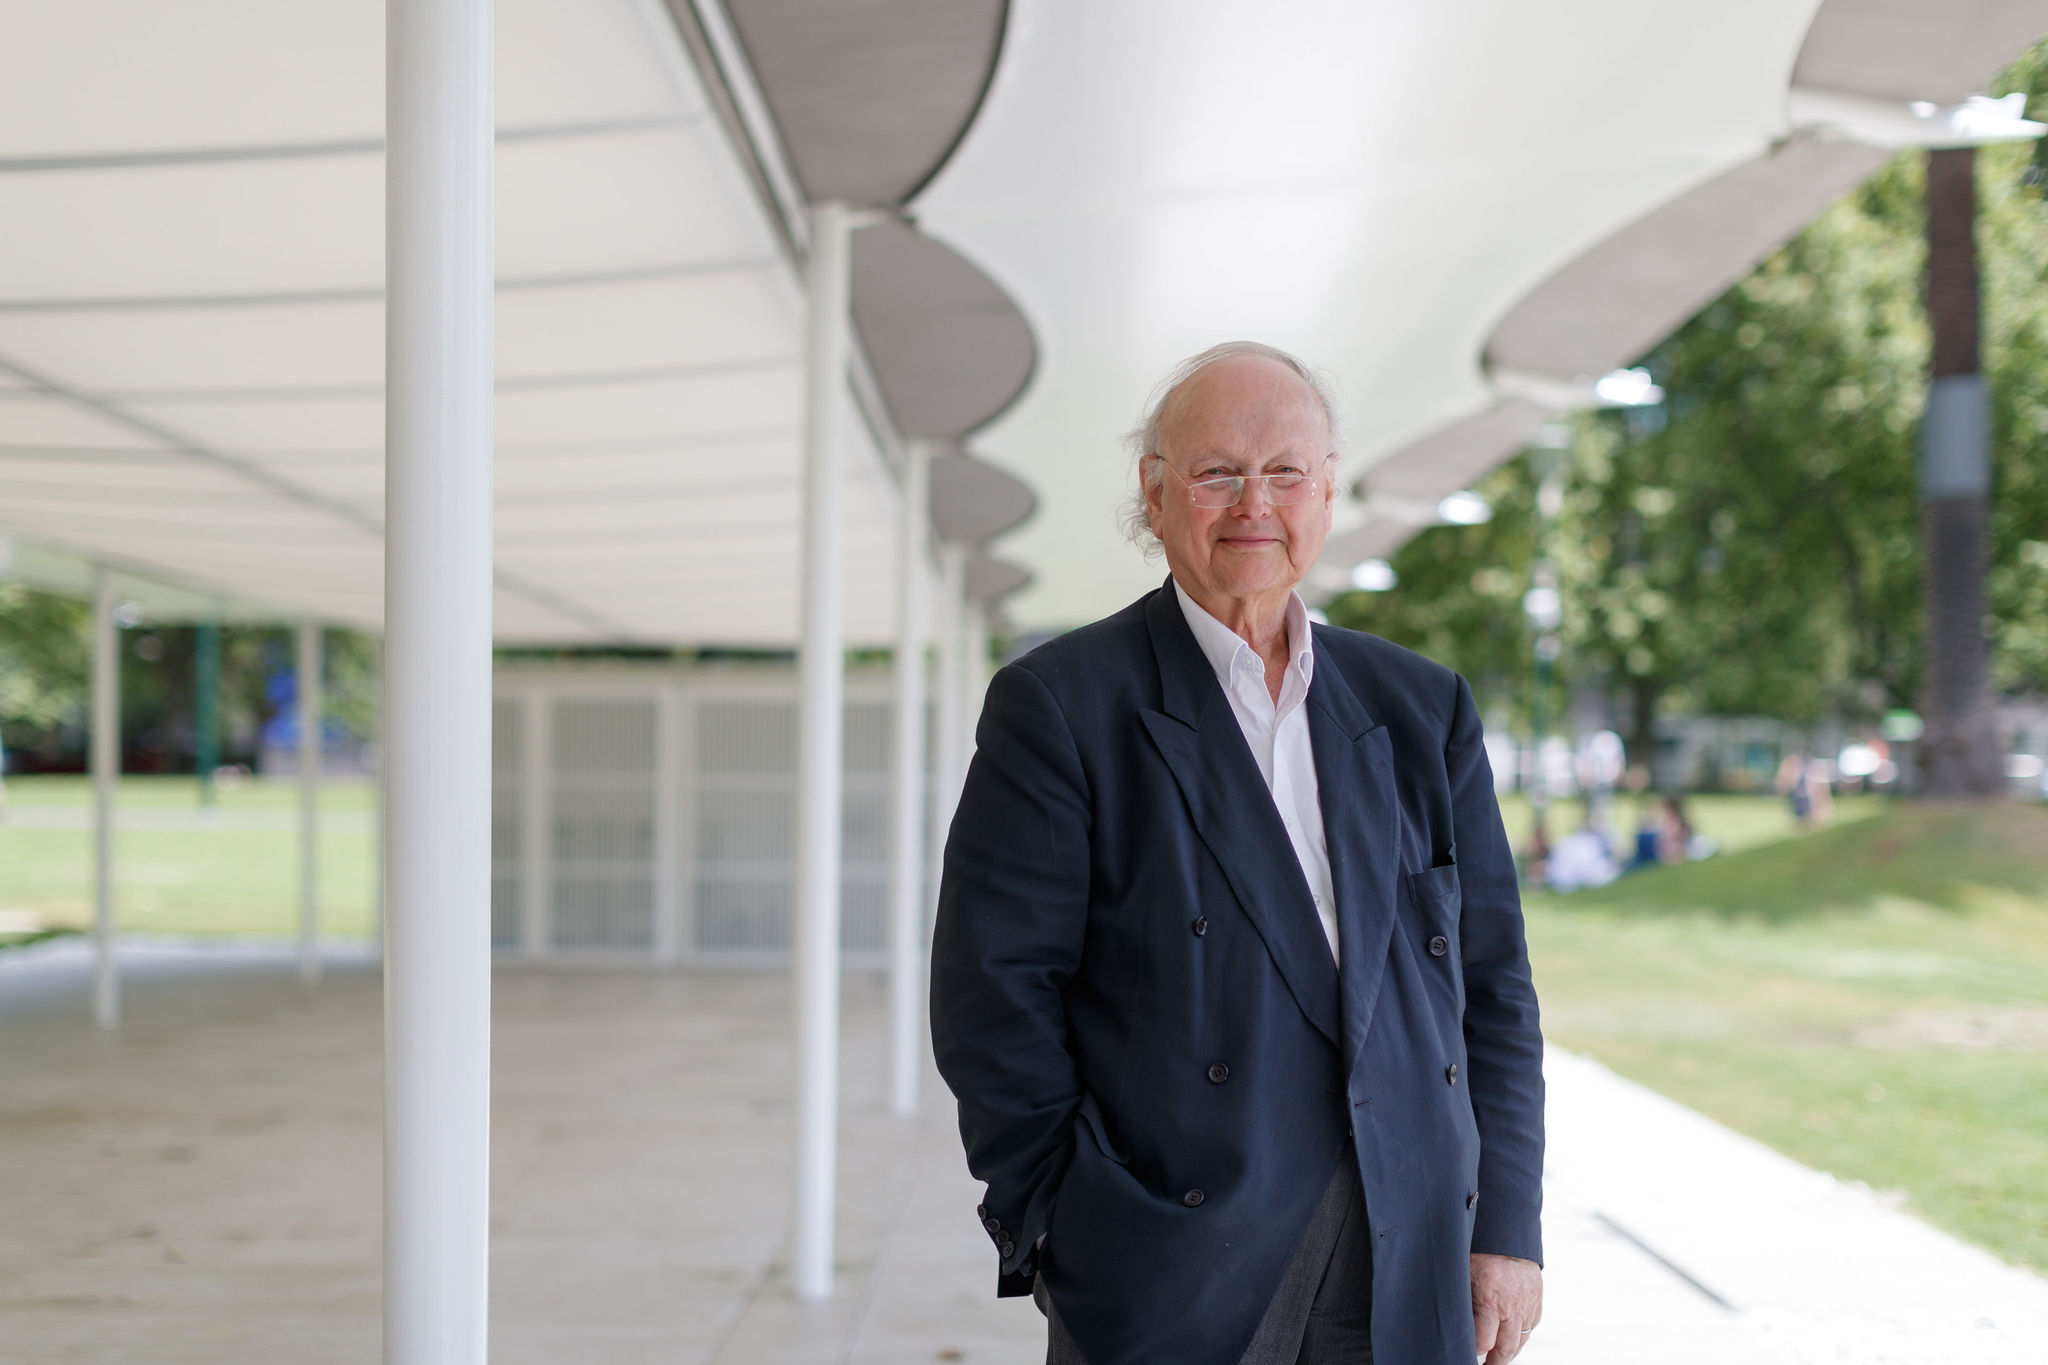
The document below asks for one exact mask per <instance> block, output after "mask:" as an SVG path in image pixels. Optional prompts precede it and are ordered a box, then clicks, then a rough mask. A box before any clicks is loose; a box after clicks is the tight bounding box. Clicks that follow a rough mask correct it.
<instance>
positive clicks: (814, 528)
mask: <svg viewBox="0 0 2048 1365" xmlns="http://www.w3.org/2000/svg"><path fill="white" fill-rule="evenodd" d="M849 227H850V224H849V221H848V214H847V210H846V207H845V206H844V205H842V204H819V205H816V206H815V207H813V208H812V210H811V256H810V263H809V267H808V276H809V279H808V294H809V297H808V299H807V314H808V316H807V319H806V330H805V338H804V517H803V526H804V540H803V580H802V582H803V609H802V610H803V626H802V628H803V638H802V640H801V641H800V643H799V646H798V654H797V673H798V683H799V686H800V688H801V692H802V695H801V697H800V699H799V702H798V721H797V734H798V741H797V743H798V748H797V856H796V935H795V938H796V943H795V978H796V980H795V996H796V1105H795V1114H796V1143H795V1157H796V1170H795V1180H794V1185H795V1188H794V1191H793V1193H794V1198H793V1199H792V1200H791V1206H792V1208H793V1209H794V1212H795V1219H796V1223H795V1228H794V1233H793V1236H792V1239H791V1255H790V1262H791V1275H792V1278H793V1279H794V1281H795V1285H796V1296H797V1297H798V1298H799V1299H823V1298H828V1297H830V1296H831V1293H832V1245H833V1213H834V1208H835V1205H836V1196H837V1176H838V1169H837V1168H838V1160H839V1151H838V1146H839V1143H838V1138H839V1131H838V1109H839V877H840V865H839V836H840V827H839V822H840V786H841V767H842V763H843V761H844V759H843V747H844V746H843V744H842V741H841V730H842V728H843V726H844V724H845V713H844V707H845V701H844V693H845V670H846V651H845V646H844V626H845V623H844V621H843V619H842V618H843V615H844V612H843V610H842V608H843V607H844V600H843V597H844V589H843V585H842V583H841V579H840V570H841V564H840V560H841V558H842V556H841V554H840V542H841V539H842V528H841V525H840V502H841V497H842V488H841V479H842V469H841V466H842V464H843V462H844V457H843V452H842V450H841V449H840V436H839V427H840V422H839V413H840V407H841V405H842V404H843V403H844V402H845V400H846V341H847V325H848V321H847V258H848V232H849Z"/></svg>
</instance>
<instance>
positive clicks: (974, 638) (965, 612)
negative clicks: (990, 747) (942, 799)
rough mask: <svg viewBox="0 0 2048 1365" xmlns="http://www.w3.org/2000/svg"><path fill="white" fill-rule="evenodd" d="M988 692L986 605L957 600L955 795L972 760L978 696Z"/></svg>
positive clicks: (979, 718)
mask: <svg viewBox="0 0 2048 1365" xmlns="http://www.w3.org/2000/svg"><path fill="white" fill-rule="evenodd" d="M987 692H988V605H987V604H986V603H984V602H978V601H962V602H961V604H960V740H959V749H958V751H957V752H958V754H959V764H960V766H959V769H958V771H957V773H956V774H955V777H954V782H953V789H954V792H955V794H956V795H957V794H958V792H959V789H960V786H961V784H962V783H964V782H966V780H967V765H968V764H969V763H971V762H973V761H974V727H975V726H976V725H977V724H978V723H980V721H981V699H982V697H983V695H985V694H986V693H987Z"/></svg>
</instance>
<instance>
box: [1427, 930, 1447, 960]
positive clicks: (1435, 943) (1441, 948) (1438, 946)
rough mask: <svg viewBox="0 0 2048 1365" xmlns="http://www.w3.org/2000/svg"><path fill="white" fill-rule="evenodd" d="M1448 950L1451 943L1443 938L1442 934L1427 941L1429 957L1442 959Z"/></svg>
mask: <svg viewBox="0 0 2048 1365" xmlns="http://www.w3.org/2000/svg"><path fill="white" fill-rule="evenodd" d="M1450 950H1451V941H1450V940H1449V939H1447V938H1445V937H1444V936H1443V935H1442V934H1438V935H1437V936H1436V937H1435V938H1433V939H1431V940H1430V941H1429V955H1430V956H1431V957H1442V956H1443V955H1444V954H1445V953H1448V952H1449V951H1450Z"/></svg>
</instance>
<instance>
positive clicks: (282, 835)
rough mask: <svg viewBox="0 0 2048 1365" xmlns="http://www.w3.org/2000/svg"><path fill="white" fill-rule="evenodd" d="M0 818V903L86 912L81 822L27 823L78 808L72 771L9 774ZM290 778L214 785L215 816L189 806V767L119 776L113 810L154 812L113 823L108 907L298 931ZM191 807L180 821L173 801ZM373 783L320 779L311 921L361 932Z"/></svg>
mask: <svg viewBox="0 0 2048 1365" xmlns="http://www.w3.org/2000/svg"><path fill="white" fill-rule="evenodd" d="M7 795H8V803H7V806H8V814H7V818H6V819H5V820H4V821H0V911H28V912H30V913H31V914H34V915H36V916H38V917H39V918H40V919H41V920H42V921H43V923H44V924H45V925H46V926H48V927H49V928H52V929H83V928H85V927H87V926H88V925H89V924H91V922H92V834H91V831H90V830H88V829H85V828H75V829H70V828H48V827H40V826H38V825H36V824H35V823H33V820H34V817H36V816H37V815H39V814H45V813H59V812H68V813H80V814H82V813H83V811H84V808H85V807H87V806H88V805H89V804H90V802H91V799H92V789H91V786H90V784H89V783H87V782H86V781H85V780H84V779H83V778H72V777H29V778H10V779H8V782H7ZM297 803H298V789H297V787H296V785H295V784H294V783H293V782H291V781H289V780H285V781H276V782H264V781H254V782H247V783H244V784H243V785H242V786H240V787H238V788H236V789H234V790H232V791H226V792H222V793H221V795H220V801H219V806H218V809H219V811H220V816H219V818H218V820H217V821H215V822H212V823H207V822H205V821H203V820H201V819H199V818H198V798H197V788H196V786H195V784H194V783H193V781H192V779H190V778H168V777H129V778H123V779H122V781H121V785H120V789H119V793H118V795H117V796H116V799H115V804H116V808H117V810H121V811H128V810H132V811H136V812H138V814H142V815H146V816H148V817H152V818H153V819H154V820H156V821H158V822H169V823H159V824H157V825H154V826H153V827H149V828H130V829H119V828H117V830H116V832H115V837H114V866H115V912H116V917H117V921H118V923H119V924H120V926H121V927H122V928H124V929H129V930H136V931H141V932H145V933H166V934H232V935H264V936H272V937H281V936H288V935H292V934H296V933H297V932H298V894H299V892H298V887H299V862H298V858H299V852H298V849H299V844H298V833H297V828H296V824H295V821H294V812H295V811H296V810H297ZM188 811H189V812H191V813H192V814H193V816H194V819H193V820H192V821H191V822H189V823H180V822H179V814H180V813H181V812H188ZM371 812H372V792H371V788H370V784H369V783H367V782H365V781H363V780H361V779H347V778H336V779H333V780H331V781H329V782H327V783H325V784H323V786H322V789H321V799H320V814H321V821H322V828H321V832H320V862H319V881H320V924H321V931H322V932H323V933H324V934H328V935H331V936H333V937H336V938H361V937H364V936H366V935H367V934H368V933H369V932H370V916H371V914H372V907H373V905H374V900H373V892H374V890H375V888H374V887H373V885H372V882H371V878H372V876H373V873H372V859H373V855H374V842H373V837H372V829H371V825H370V820H371Z"/></svg>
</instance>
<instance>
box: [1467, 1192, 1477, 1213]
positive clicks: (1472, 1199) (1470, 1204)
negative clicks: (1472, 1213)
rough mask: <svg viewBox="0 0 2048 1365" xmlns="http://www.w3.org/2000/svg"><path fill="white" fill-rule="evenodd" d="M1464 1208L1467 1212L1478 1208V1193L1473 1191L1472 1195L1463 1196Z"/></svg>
mask: <svg viewBox="0 0 2048 1365" xmlns="http://www.w3.org/2000/svg"><path fill="white" fill-rule="evenodd" d="M1465 1207H1466V1208H1467V1209H1468V1210H1469V1209H1476V1208H1478V1207H1479V1191H1477V1190H1474V1191H1472V1193H1470V1194H1468V1195H1466V1196H1465Z"/></svg>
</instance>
